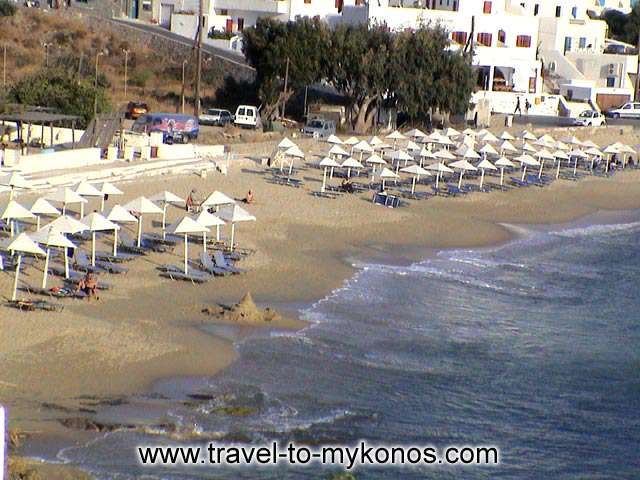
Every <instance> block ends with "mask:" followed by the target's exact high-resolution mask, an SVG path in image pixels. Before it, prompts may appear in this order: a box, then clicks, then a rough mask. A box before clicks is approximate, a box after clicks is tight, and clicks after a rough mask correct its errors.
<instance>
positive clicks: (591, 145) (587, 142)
mask: <svg viewBox="0 0 640 480" xmlns="http://www.w3.org/2000/svg"><path fill="white" fill-rule="evenodd" d="M582 146H583V147H585V148H597V149H598V150H600V145H598V144H597V143H596V142H594V141H593V140H591V139H589V140H585V141H584V142H582Z"/></svg>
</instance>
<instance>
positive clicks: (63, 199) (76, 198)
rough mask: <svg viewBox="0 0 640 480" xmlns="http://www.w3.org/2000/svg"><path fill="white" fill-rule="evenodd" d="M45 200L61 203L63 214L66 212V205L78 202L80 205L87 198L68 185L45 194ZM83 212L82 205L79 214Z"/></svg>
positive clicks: (85, 201)
mask: <svg viewBox="0 0 640 480" xmlns="http://www.w3.org/2000/svg"><path fill="white" fill-rule="evenodd" d="M44 198H46V199H47V200H49V201H51V202H57V203H61V204H62V214H63V215H65V214H66V213H67V205H70V204H74V203H79V204H80V205H84V204H85V203H87V199H86V198H84V197H83V196H82V195H80V194H78V193H76V192H75V191H74V190H72V189H70V188H69V187H62V188H59V189H58V190H56V191H55V192H53V193H52V194H50V195H47V196H45V197H44ZM83 212H84V207H81V209H80V216H81V217H82V213H83Z"/></svg>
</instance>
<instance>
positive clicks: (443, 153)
mask: <svg viewBox="0 0 640 480" xmlns="http://www.w3.org/2000/svg"><path fill="white" fill-rule="evenodd" d="M433 156H434V157H436V158H437V159H438V160H442V161H450V160H455V159H456V157H455V156H454V155H453V154H452V153H451V152H450V151H449V150H444V149H442V150H438V151H437V152H436V153H434V154H433Z"/></svg>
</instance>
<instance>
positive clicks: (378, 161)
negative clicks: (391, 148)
mask: <svg viewBox="0 0 640 480" xmlns="http://www.w3.org/2000/svg"><path fill="white" fill-rule="evenodd" d="M365 162H366V163H370V164H372V165H374V168H375V165H386V164H387V162H386V160H384V159H383V158H382V157H380V156H379V155H376V154H373V155H371V156H370V157H369V158H367V159H366V160H365Z"/></svg>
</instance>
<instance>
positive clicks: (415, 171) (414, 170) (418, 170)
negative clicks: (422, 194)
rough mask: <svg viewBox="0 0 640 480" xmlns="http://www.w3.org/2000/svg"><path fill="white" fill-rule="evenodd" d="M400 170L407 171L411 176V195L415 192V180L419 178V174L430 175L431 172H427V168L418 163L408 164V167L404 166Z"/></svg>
mask: <svg viewBox="0 0 640 480" xmlns="http://www.w3.org/2000/svg"><path fill="white" fill-rule="evenodd" d="M400 171H401V172H403V173H408V174H410V175H412V177H413V178H412V179H411V195H413V194H414V193H415V192H416V182H417V181H418V180H420V175H423V176H428V175H429V176H430V175H431V172H429V171H428V170H425V169H424V168H422V167H421V166H419V165H410V166H408V167H404V168H402V169H400Z"/></svg>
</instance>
